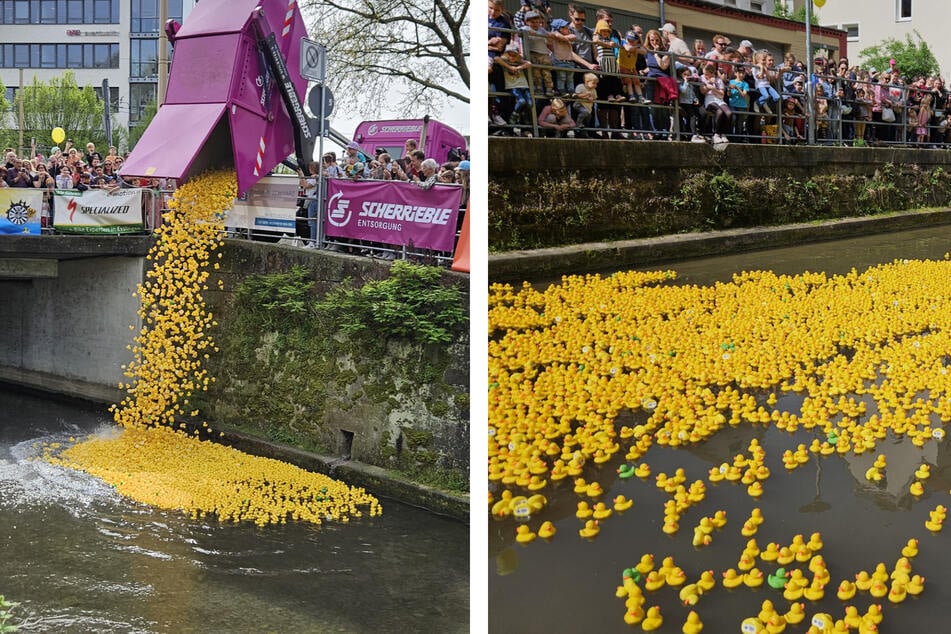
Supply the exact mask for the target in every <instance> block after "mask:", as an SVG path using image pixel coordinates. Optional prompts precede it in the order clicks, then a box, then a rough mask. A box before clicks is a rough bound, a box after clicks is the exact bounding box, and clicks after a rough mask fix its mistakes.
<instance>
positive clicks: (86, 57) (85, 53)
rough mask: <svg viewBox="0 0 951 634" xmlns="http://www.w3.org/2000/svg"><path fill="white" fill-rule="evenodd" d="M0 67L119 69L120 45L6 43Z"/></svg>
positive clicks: (0, 50)
mask: <svg viewBox="0 0 951 634" xmlns="http://www.w3.org/2000/svg"><path fill="white" fill-rule="evenodd" d="M0 68H119V45H118V44H4V45H3V47H2V48H0Z"/></svg>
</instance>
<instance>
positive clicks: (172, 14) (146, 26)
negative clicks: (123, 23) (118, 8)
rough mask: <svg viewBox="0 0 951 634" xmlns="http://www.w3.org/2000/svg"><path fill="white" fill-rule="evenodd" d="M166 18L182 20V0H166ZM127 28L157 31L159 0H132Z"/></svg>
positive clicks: (137, 30)
mask: <svg viewBox="0 0 951 634" xmlns="http://www.w3.org/2000/svg"><path fill="white" fill-rule="evenodd" d="M167 10H168V19H169V20H177V21H179V22H181V21H182V0H168V9H167ZM129 30H130V31H131V32H133V33H158V32H159V0H132V13H131V21H130V23H129Z"/></svg>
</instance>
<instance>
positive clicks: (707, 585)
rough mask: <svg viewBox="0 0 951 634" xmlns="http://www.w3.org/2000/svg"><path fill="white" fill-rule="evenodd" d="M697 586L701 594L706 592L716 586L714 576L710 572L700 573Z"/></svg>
mask: <svg viewBox="0 0 951 634" xmlns="http://www.w3.org/2000/svg"><path fill="white" fill-rule="evenodd" d="M697 585H698V586H699V587H700V589H701V590H702V591H703V592H707V591H709V590H711V589H713V587H714V586H715V585H717V578H716V577H715V576H714V574H713V571H712V570H704V571H703V572H701V573H700V580H699V581H697Z"/></svg>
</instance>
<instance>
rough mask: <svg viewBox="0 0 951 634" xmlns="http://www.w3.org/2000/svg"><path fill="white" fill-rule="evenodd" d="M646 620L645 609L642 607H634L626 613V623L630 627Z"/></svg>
mask: <svg viewBox="0 0 951 634" xmlns="http://www.w3.org/2000/svg"><path fill="white" fill-rule="evenodd" d="M642 620H644V609H643V608H642V607H640V606H634V607H631V608H629V609H628V611H627V612H625V613H624V622H625V623H627V624H628V625H637V624H638V623H640V622H641V621H642Z"/></svg>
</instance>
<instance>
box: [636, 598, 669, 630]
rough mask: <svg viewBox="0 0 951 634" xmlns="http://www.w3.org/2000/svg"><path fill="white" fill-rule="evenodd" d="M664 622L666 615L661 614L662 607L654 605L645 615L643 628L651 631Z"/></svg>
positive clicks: (642, 622)
mask: <svg viewBox="0 0 951 634" xmlns="http://www.w3.org/2000/svg"><path fill="white" fill-rule="evenodd" d="M663 624H664V617H663V616H661V614H660V607H658V606H656V605H652V606H651V607H649V608H647V614H645V615H644V619H643V620H642V621H641V628H642V629H643V630H644V631H645V632H651V631H653V630H656V629H657V628H659V627H660V626H661V625H663Z"/></svg>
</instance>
